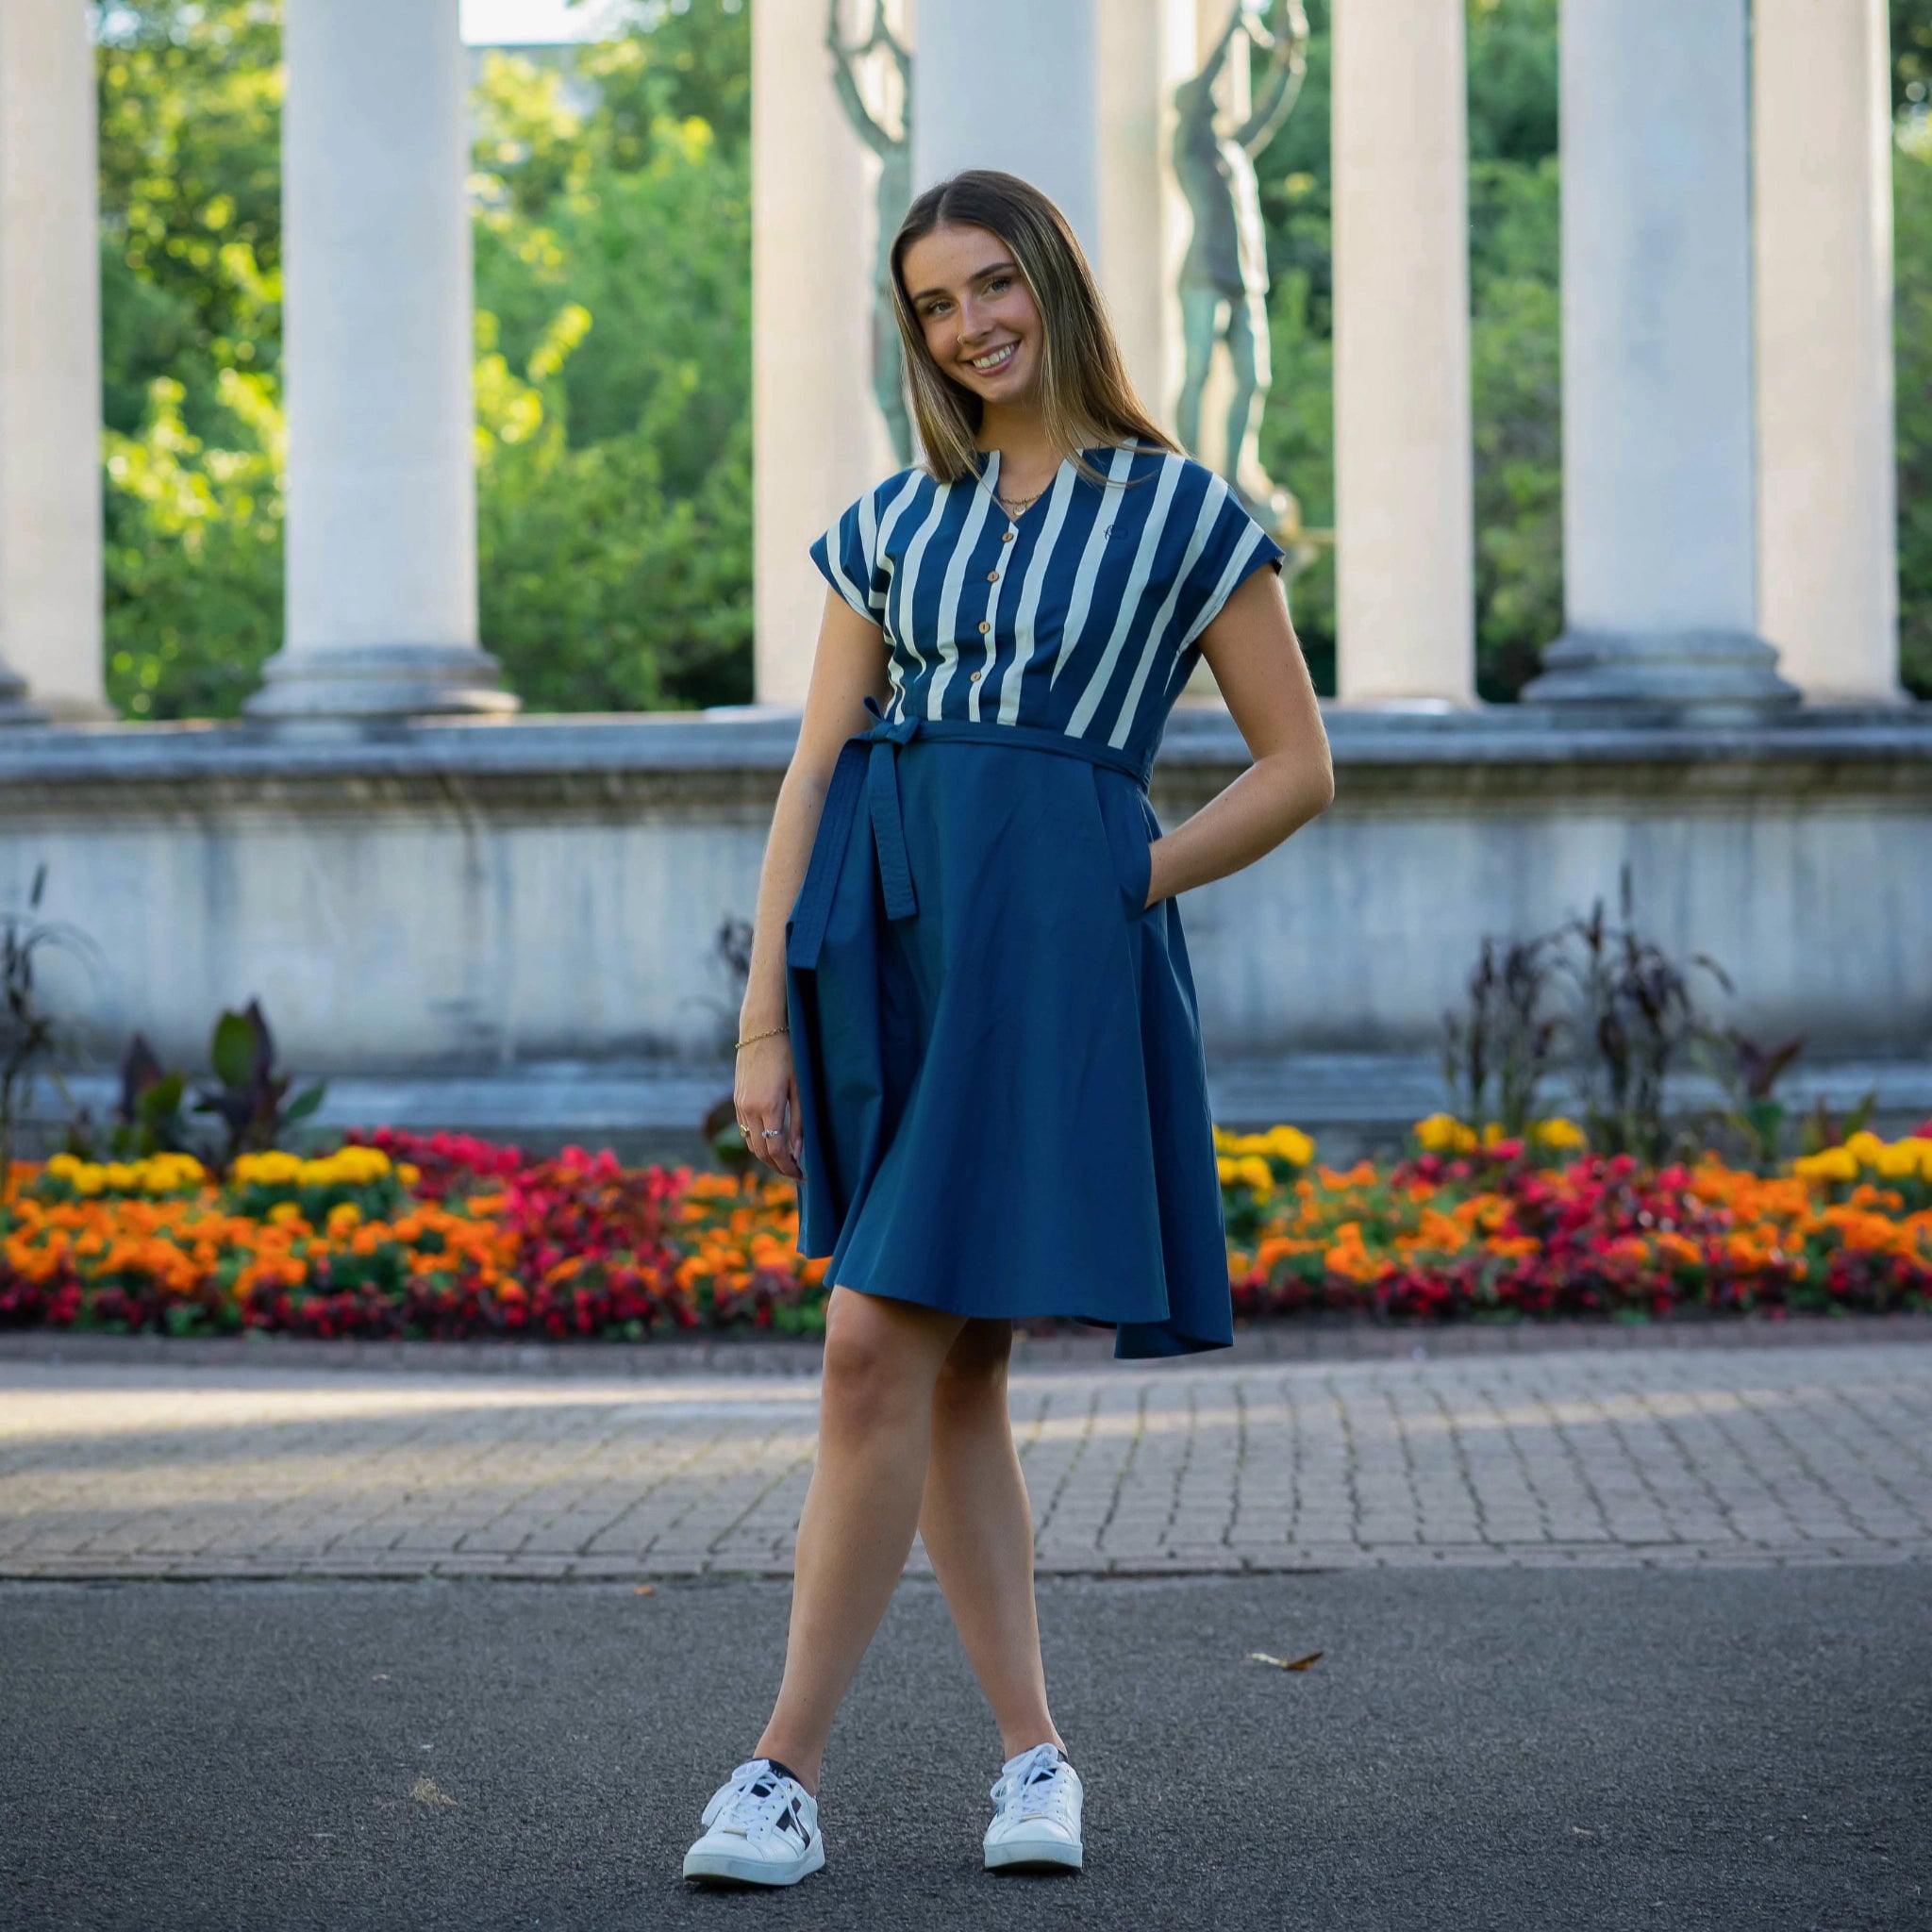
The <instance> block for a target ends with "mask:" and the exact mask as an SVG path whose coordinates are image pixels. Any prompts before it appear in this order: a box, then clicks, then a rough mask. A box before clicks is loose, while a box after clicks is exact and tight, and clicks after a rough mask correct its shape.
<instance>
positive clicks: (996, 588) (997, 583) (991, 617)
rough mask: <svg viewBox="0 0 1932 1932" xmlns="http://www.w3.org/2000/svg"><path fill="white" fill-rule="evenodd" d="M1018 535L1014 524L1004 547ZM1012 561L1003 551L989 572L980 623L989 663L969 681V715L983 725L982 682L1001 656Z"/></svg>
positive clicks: (1007, 531)
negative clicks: (1004, 591) (1003, 601)
mask: <svg viewBox="0 0 1932 1932" xmlns="http://www.w3.org/2000/svg"><path fill="white" fill-rule="evenodd" d="M1018 534H1019V532H1018V530H1017V529H1016V528H1015V527H1014V526H1013V525H1011V524H1008V526H1007V528H1006V529H1005V530H1004V531H1003V532H1002V533H1001V536H1000V542H1001V544H1002V545H1003V546H1004V545H1006V544H1008V543H1010V542H1011V541H1013V539H1014V538H1015V537H1016V536H1017V535H1018ZM1011 557H1012V553H1011V552H1010V551H1008V550H1006V549H1004V548H1002V550H1001V553H1000V562H999V565H998V567H997V568H995V569H993V570H990V571H988V572H987V574H986V580H987V582H988V583H989V584H990V585H991V589H990V590H989V591H987V593H986V615H985V616H984V617H983V618H982V619H981V620H980V623H979V634H980V636H981V637H983V638H984V639H985V640H986V662H985V663H984V664H982V665H981V666H980V667H979V669H978V670H977V671H975V672H974V673H973V674H972V675H970V676H969V677H968V678H967V680H966V681H967V685H968V687H969V689H968V691H967V696H966V715H967V716H968V717H969V718H971V719H972V720H973V722H974V724H978V723H979V722H980V720H979V686H980V680H981V678H983V677H984V676H985V675H986V674H987V673H988V672H989V671H991V669H992V667H993V659H994V658H995V657H996V656H997V655H998V652H999V630H998V625H999V615H1000V591H1001V588H1002V587H1003V586H1004V585H1005V583H1006V580H1007V572H1006V565H1007V563H1008V561H1009V560H1010V558H1011Z"/></svg>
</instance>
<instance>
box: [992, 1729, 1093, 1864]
mask: <svg viewBox="0 0 1932 1932" xmlns="http://www.w3.org/2000/svg"><path fill="white" fill-rule="evenodd" d="M1081 1795H1082V1793H1081V1789H1080V1774H1079V1773H1078V1772H1077V1771H1075V1770H1074V1767H1073V1766H1072V1765H1071V1764H1069V1763H1068V1762H1067V1760H1066V1759H1065V1758H1064V1757H1061V1756H1060V1754H1059V1747H1058V1745H1055V1744H1036V1745H1034V1747H1033V1748H1032V1750H1030V1751H1023V1752H1021V1754H1020V1755H1019V1757H1009V1758H1008V1759H1007V1761H1006V1763H1005V1764H1004V1765H1003V1766H1002V1767H1001V1769H1000V1778H999V1782H998V1783H997V1784H996V1785H994V1786H993V1788H992V1792H991V1796H992V1801H993V1804H994V1805H995V1806H996V1807H998V1808H997V1809H996V1810H995V1811H994V1813H993V1821H992V1823H991V1824H990V1825H988V1826H987V1829H986V1869H987V1870H988V1871H989V1872H993V1871H997V1870H999V1869H1001V1868H1002V1867H1004V1866H1008V1865H1060V1866H1065V1867H1067V1868H1069V1869H1071V1870H1073V1871H1074V1872H1077V1871H1079V1869H1080V1801H1081Z"/></svg>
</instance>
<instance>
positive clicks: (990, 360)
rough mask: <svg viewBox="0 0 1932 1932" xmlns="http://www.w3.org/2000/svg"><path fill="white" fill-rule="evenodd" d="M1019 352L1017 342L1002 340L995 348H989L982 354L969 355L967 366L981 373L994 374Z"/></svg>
mask: <svg viewBox="0 0 1932 1932" xmlns="http://www.w3.org/2000/svg"><path fill="white" fill-rule="evenodd" d="M1019 352H1020V345H1019V343H1018V342H1002V343H1001V344H1000V346H999V347H998V348H997V349H989V350H988V351H987V352H986V354H985V355H983V356H970V357H968V358H967V366H968V367H969V368H971V369H974V370H975V371H977V372H978V374H979V375H997V374H998V373H999V371H1001V370H1002V369H1004V368H1005V367H1006V366H1007V364H1008V362H1010V361H1011V360H1012V359H1013V358H1014V357H1015V356H1016V355H1018V354H1019Z"/></svg>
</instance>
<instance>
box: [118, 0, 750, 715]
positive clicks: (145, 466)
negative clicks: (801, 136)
mask: <svg viewBox="0 0 1932 1932" xmlns="http://www.w3.org/2000/svg"><path fill="white" fill-rule="evenodd" d="M279 42H280V28H279V8H278V7H277V6H275V5H274V4H270V0H203V4H191V0H139V4H133V5H125V6H122V5H116V6H114V7H112V8H110V9H108V13H107V15H106V17H105V34H104V39H103V43H102V45H101V48H100V53H99V72H100V86H101V136H102V141H101V145H102V174H101V180H102V208H103V248H102V258H103V291H104V292H103V301H104V309H105V315H106V326H105V335H104V341H105V348H106V372H105V373H106V383H107V432H108V433H107V475H106V485H107V506H108V509H107V514H108V559H107V561H108V588H107V606H108V612H107V623H108V691H109V695H110V697H111V698H112V700H113V701H114V702H115V704H116V705H117V707H118V708H120V709H121V710H122V711H123V712H124V714H125V715H128V716H133V717H145V718H179V717H196V716H212V717H223V716H232V715H234V714H235V712H236V711H237V710H238V709H239V707H240V705H241V703H242V699H243V698H244V697H245V696H246V695H247V693H248V692H249V691H251V690H252V689H253V688H254V687H255V685H256V684H257V682H258V677H259V675H260V667H261V664H262V661H263V660H264V659H265V658H267V657H268V656H269V655H270V654H271V653H272V652H273V651H274V650H275V648H276V646H277V645H278V643H279V641H280V634H281V624H282V544H281V524H282V500H281V491H280V475H281V463H282V408H281V393H280V383H279V364H280V331H281V314H280V302H281V287H280V208H279V193H280V160H279V152H278V142H279V125H280V102H281V92H282V79H281V70H280V68H279V66H278V64H277V63H278V59H279ZM578 72H579V75H581V77H582V78H584V79H585V80H587V81H588V82H590V83H591V87H592V88H593V90H594V92H595V94H596V105H595V106H594V107H593V108H591V109H590V110H589V111H588V113H586V114H583V115H581V116H580V115H579V114H578V113H576V112H575V111H574V110H573V108H571V107H570V105H569V104H568V101H567V100H566V97H565V91H564V89H563V86H562V84H561V81H560V78H559V76H558V75H557V74H556V73H554V72H552V71H548V70H545V69H541V68H539V67H537V66H535V65H533V64H532V63H530V62H528V61H525V60H521V59H511V58H505V57H501V56H499V57H496V58H492V59H491V60H490V61H489V62H487V63H486V69H485V75H484V79H483V84H482V86H481V88H480V90H479V91H478V95H477V99H476V113H477V118H478V137H477V142H476V152H475V177H474V187H475V199H476V205H477V217H476V220H477V229H476V268H477V278H476V279H477V291H476V306H477V363H476V372H475V375H476V394H477V447H478V461H479V477H478V482H479V498H480V503H479V530H478V540H479V566H480V577H481V581H480V595H481V608H482V625H483V641H484V643H485V644H486V646H488V647H489V648H490V649H491V650H493V651H495V652H496V653H497V654H498V656H499V657H500V658H502V659H503V660H504V664H505V668H506V674H507V675H508V679H509V682H510V684H511V686H512V688H513V689H515V690H516V691H518V692H519V694H520V695H521V696H522V698H523V700H524V702H525V706H526V707H527V708H531V709H534V710H585V709H630V708H675V707H679V706H686V705H702V704H712V703H722V702H730V701H734V700H741V699H743V698H747V697H749V696H750V694H751V675H750V673H751V665H750V657H751V654H750V638H751V529H750V499H751V491H750V468H751V460H750V459H751V432H750V391H751V384H750V188H749V134H750V108H749V78H750V55H749V40H748V21H747V18H746V16H745V14H744V12H743V10H742V8H740V7H738V6H734V5H732V4H730V0H709V4H699V5H693V6H691V7H689V8H686V9H685V10H684V11H682V12H675V11H670V10H668V9H665V8H649V7H643V6H641V7H640V8H639V9H638V25H637V27H636V29H635V31H633V32H632V33H631V34H630V35H629V36H628V37H627V38H625V39H624V40H620V41H617V42H612V43H611V44H609V45H608V46H604V47H597V48H591V49H586V50H583V52H582V53H581V54H580V56H579V57H578Z"/></svg>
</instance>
